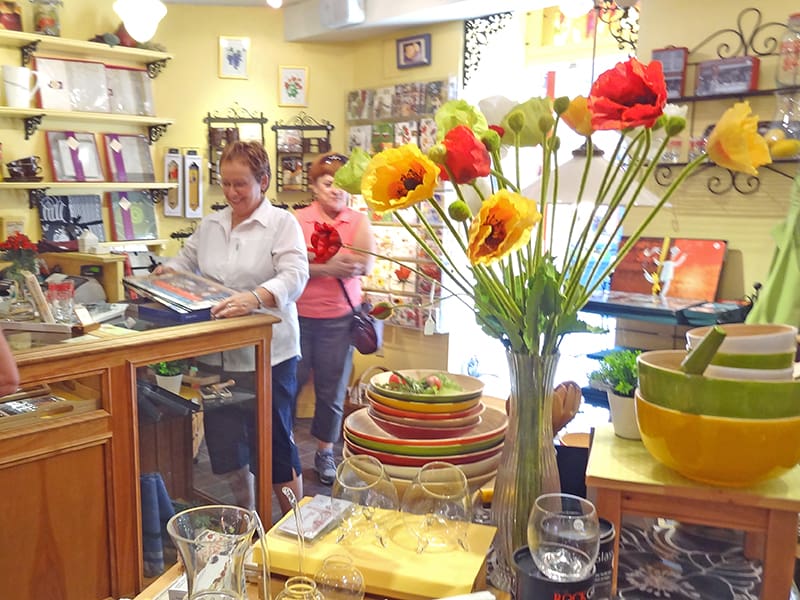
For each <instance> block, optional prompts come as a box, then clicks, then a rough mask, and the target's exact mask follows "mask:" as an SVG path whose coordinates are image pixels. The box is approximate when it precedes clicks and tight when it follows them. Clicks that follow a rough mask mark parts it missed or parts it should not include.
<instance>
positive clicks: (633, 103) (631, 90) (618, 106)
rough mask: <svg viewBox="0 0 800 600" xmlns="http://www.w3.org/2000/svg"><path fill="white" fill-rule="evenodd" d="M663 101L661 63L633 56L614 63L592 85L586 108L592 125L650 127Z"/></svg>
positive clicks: (664, 94) (662, 106)
mask: <svg viewBox="0 0 800 600" xmlns="http://www.w3.org/2000/svg"><path fill="white" fill-rule="evenodd" d="M666 103H667V85H666V82H665V81H664V73H663V71H662V68H661V63H660V62H659V61H657V60H654V61H652V62H651V63H650V64H649V65H644V64H642V63H640V62H639V61H638V60H636V59H635V58H631V59H629V60H628V61H627V62H624V63H617V66H616V67H614V68H613V69H609V70H608V71H606V72H605V73H603V74H602V75H600V77H598V78H597V81H595V82H594V85H592V91H591V92H590V93H589V110H590V111H591V112H592V127H593V128H594V129H596V130H597V129H613V130H617V131H619V130H622V129H628V128H630V127H638V126H640V125H644V126H645V127H652V126H653V124H654V123H655V122H656V119H658V117H660V116H661V113H662V112H663V111H664V105H665V104H666Z"/></svg>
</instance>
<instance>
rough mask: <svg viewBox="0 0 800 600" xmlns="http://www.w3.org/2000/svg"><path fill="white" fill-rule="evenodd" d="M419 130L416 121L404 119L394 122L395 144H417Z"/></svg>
mask: <svg viewBox="0 0 800 600" xmlns="http://www.w3.org/2000/svg"><path fill="white" fill-rule="evenodd" d="M418 141H419V131H418V130H417V122H416V121H402V122H400V123H395V124H394V145H395V146H404V145H406V144H417V142H418Z"/></svg>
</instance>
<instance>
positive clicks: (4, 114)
mask: <svg viewBox="0 0 800 600" xmlns="http://www.w3.org/2000/svg"><path fill="white" fill-rule="evenodd" d="M31 117H46V118H49V119H61V120H66V121H95V122H98V123H128V124H131V125H141V126H147V125H172V124H173V123H174V122H175V119H165V118H163V117H151V116H143V115H124V114H119V113H95V112H80V111H70V110H52V109H49V108H9V107H6V106H2V107H0V118H8V119H29V118H31Z"/></svg>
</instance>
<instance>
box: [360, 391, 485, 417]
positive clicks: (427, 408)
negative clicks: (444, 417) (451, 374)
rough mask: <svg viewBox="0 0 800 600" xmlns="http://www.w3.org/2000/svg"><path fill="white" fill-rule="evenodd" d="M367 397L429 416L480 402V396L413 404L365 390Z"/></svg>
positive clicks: (450, 411) (467, 407) (409, 401)
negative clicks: (454, 400)
mask: <svg viewBox="0 0 800 600" xmlns="http://www.w3.org/2000/svg"><path fill="white" fill-rule="evenodd" d="M367 396H368V397H369V398H372V400H374V401H375V402H378V403H380V404H383V405H384V406H388V407H390V408H396V409H398V410H406V411H410V412H415V413H429V414H441V413H454V412H459V411H462V410H469V409H470V408H473V407H475V406H477V405H478V404H479V403H480V401H481V396H476V397H475V398H469V399H468V400H458V401H456V402H414V401H413V400H400V399H398V398H389V397H388V396H384V395H383V394H379V393H377V392H375V391H373V390H370V389H368V390H367Z"/></svg>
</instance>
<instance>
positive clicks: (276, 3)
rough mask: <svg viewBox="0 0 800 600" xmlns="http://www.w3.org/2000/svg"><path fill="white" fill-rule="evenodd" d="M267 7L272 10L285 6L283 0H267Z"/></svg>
mask: <svg viewBox="0 0 800 600" xmlns="http://www.w3.org/2000/svg"><path fill="white" fill-rule="evenodd" d="M267 6H270V7H272V8H280V7H281V6H283V0H267Z"/></svg>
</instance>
